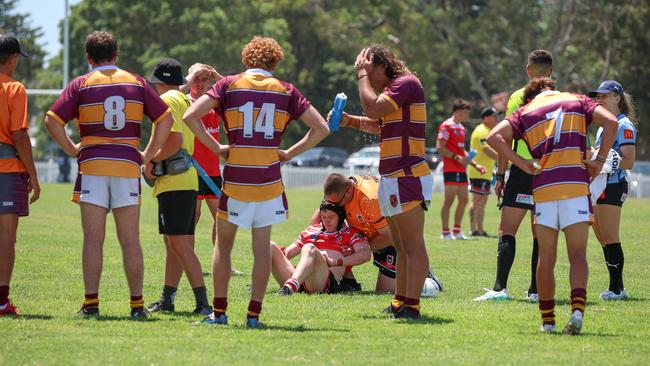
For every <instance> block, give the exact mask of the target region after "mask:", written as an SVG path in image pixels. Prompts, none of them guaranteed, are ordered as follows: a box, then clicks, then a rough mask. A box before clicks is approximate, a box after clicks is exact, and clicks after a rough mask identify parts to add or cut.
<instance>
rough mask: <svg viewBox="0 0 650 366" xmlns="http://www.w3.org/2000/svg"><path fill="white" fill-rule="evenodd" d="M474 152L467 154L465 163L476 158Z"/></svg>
mask: <svg viewBox="0 0 650 366" xmlns="http://www.w3.org/2000/svg"><path fill="white" fill-rule="evenodd" d="M476 154H477V153H476V150H471V151H470V152H469V154H467V161H470V160H474V158H475V157H476Z"/></svg>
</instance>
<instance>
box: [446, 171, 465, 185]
mask: <svg viewBox="0 0 650 366" xmlns="http://www.w3.org/2000/svg"><path fill="white" fill-rule="evenodd" d="M442 177H443V180H444V181H445V185H467V173H461V172H451V173H442Z"/></svg>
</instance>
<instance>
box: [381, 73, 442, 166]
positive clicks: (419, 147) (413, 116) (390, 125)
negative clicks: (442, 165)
mask: <svg viewBox="0 0 650 366" xmlns="http://www.w3.org/2000/svg"><path fill="white" fill-rule="evenodd" d="M380 97H381V98H384V99H385V100H387V101H388V102H390V104H391V105H392V106H393V107H394V108H395V110H394V111H393V112H391V113H389V114H387V115H386V116H384V117H383V122H382V125H381V135H380V142H379V155H380V160H379V174H380V175H381V176H382V177H389V178H398V177H421V176H425V175H428V174H430V173H431V170H430V169H429V166H428V165H427V163H426V161H425V154H424V142H425V133H426V128H427V110H426V104H425V102H426V101H425V98H424V90H423V89H422V84H420V80H418V78H416V77H415V76H414V75H412V74H406V75H402V76H399V77H397V78H396V79H395V80H393V81H392V82H391V83H390V85H388V87H387V88H386V89H385V90H384V92H383V93H381V94H380Z"/></svg>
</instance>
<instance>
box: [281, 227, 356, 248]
mask: <svg viewBox="0 0 650 366" xmlns="http://www.w3.org/2000/svg"><path fill="white" fill-rule="evenodd" d="M366 241H367V239H366V238H365V237H364V236H363V234H362V233H361V231H359V230H357V229H355V228H351V227H349V226H347V225H343V227H341V230H339V231H335V232H333V233H326V232H325V231H323V225H322V224H318V225H311V226H309V227H307V228H306V229H305V230H303V231H302V232H301V233H300V235H299V236H298V240H296V241H295V242H294V244H296V245H297V246H298V247H299V248H302V247H303V246H304V245H305V244H314V245H315V246H316V248H318V250H333V251H336V252H340V253H343V251H344V250H349V249H348V248H353V247H354V245H355V244H359V243H364V242H366Z"/></svg>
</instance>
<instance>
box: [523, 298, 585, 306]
mask: <svg viewBox="0 0 650 366" xmlns="http://www.w3.org/2000/svg"><path fill="white" fill-rule="evenodd" d="M511 301H515V302H518V303H521V302H523V303H526V304H530V305H534V306H537V303H536V302H530V301H528V300H526V299H513V300H511ZM561 305H571V300H569V299H561V300H555V306H561ZM593 305H596V302H594V301H589V300H587V306H593Z"/></svg>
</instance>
